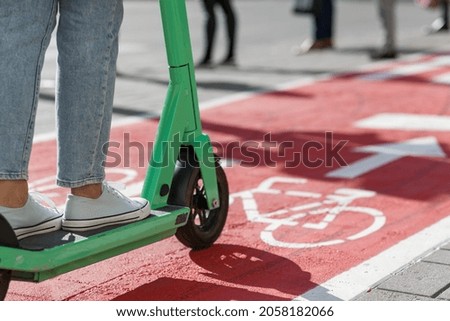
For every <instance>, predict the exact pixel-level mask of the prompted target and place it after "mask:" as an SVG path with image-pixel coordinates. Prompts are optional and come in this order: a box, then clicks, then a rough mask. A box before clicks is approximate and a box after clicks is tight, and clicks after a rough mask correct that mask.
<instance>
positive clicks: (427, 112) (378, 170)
mask: <svg viewBox="0 0 450 321" xmlns="http://www.w3.org/2000/svg"><path fill="white" fill-rule="evenodd" d="M444 58H445V57H444V56H430V57H425V58H420V59H418V60H416V61H410V62H405V63H402V64H393V65H392V66H390V67H389V68H383V69H380V70H378V71H370V72H365V73H355V74H348V75H341V76H337V77H333V78H330V79H328V80H324V81H320V82H317V83H312V84H310V85H307V86H298V87H295V86H294V87H293V88H290V89H289V90H284V91H277V92H272V93H265V94H261V95H255V96H252V97H249V98H247V99H243V100H240V101H237V102H233V103H228V104H224V105H222V106H217V107H216V108H214V109H211V110H205V111H203V112H202V122H203V128H204V130H205V132H207V133H208V134H209V135H210V137H211V139H212V140H213V143H214V146H215V148H216V150H217V152H218V153H219V154H220V155H221V156H222V157H223V163H224V164H225V165H226V166H227V167H226V174H227V177H228V181H229V186H230V194H231V195H230V211H229V218H228V221H227V225H226V227H225V229H224V231H223V234H222V236H221V237H220V238H219V240H218V241H217V243H216V244H215V245H214V246H213V247H211V248H210V249H207V250H204V251H190V250H189V249H187V248H185V247H183V245H181V243H179V242H178V241H177V240H176V239H175V238H171V239H167V240H164V241H162V242H159V243H156V244H152V245H149V246H146V247H144V248H141V249H138V250H135V251H132V252H130V253H127V254H124V255H121V256H118V257H115V258H111V259H109V260H106V261H103V262H100V263H98V264H95V265H93V266H90V267H86V268H83V269H80V270H77V271H74V272H71V273H68V274H66V275H62V276H60V277H58V278H55V279H53V280H49V281H46V282H43V283H41V284H27V283H21V282H13V284H12V285H11V287H10V294H9V295H8V297H7V299H11V300H291V299H293V298H296V297H298V296H300V295H301V294H303V293H305V292H306V291H308V290H310V289H312V288H314V287H316V286H319V285H320V284H322V283H323V282H325V281H327V280H329V279H330V278H332V277H334V276H336V275H338V274H340V273H342V272H344V271H347V270H349V269H350V268H352V267H354V266H356V265H358V264H361V263H362V262H364V261H366V260H368V259H369V258H372V257H374V256H376V255H378V254H379V253H381V252H383V251H384V250H386V249H389V248H390V247H392V246H393V245H395V244H398V242H400V241H402V240H404V239H406V238H407V237H409V236H411V235H414V234H415V233H417V232H419V231H421V230H422V229H424V228H426V227H428V226H430V225H431V224H434V223H436V222H438V221H439V220H440V219H442V218H444V217H447V216H448V215H449V214H450V210H449V208H450V197H449V195H450V183H449V182H450V171H449V169H450V161H449V156H448V155H450V136H449V133H448V132H449V131H450V129H449V128H448V126H447V124H448V121H449V119H450V109H449V105H448V97H449V90H448V85H447V84H446V83H445V81H443V79H444V80H445V79H446V75H447V73H450V65H447V64H446V62H445V60H444ZM436 61H438V63H435V62H436ZM420 64H431V65H432V66H431V67H429V66H428V67H427V68H424V69H421V70H420V71H417V72H411V71H410V72H405V70H410V69H408V68H410V67H411V66H417V65H420ZM402 68H403V69H402ZM400 69H401V70H402V72H399V70H400ZM395 72H397V73H395ZM436 79H440V81H437V80H436ZM412 121H415V123H413V122H412ZM402 122H403V123H402ZM156 126H157V121H156V120H147V121H140V122H136V123H133V124H132V125H129V126H120V127H115V128H114V129H113V132H112V136H111V141H112V142H118V143H119V144H120V146H119V147H117V148H116V147H114V148H111V149H110V152H112V153H114V154H113V155H119V154H120V155H122V156H123V157H122V158H121V164H120V165H119V166H116V167H114V168H110V169H108V178H109V179H110V180H122V181H124V182H125V183H126V184H127V185H133V184H138V183H139V182H141V181H142V180H143V179H144V175H145V171H146V168H145V166H143V165H144V164H145V163H146V161H147V160H148V157H147V155H146V154H147V153H148V148H149V146H146V145H147V141H149V140H150V141H151V140H153V137H154V134H155V130H156ZM128 135H129V136H128ZM124 137H126V138H124ZM125 140H126V141H128V142H129V143H128V144H125V143H124V141H125ZM125 145H126V146H125ZM115 146H116V145H115ZM127 146H128V147H127ZM141 146H142V147H141ZM144 147H145V148H144ZM54 150H55V143H54V142H53V141H49V142H44V143H38V144H35V146H34V149H33V159H32V170H31V172H32V173H31V180H32V181H35V182H37V183H36V184H35V188H36V189H37V190H41V191H43V192H47V194H49V195H51V196H52V197H53V199H54V200H55V201H56V202H57V204H63V203H64V195H63V193H62V191H61V190H59V189H55V188H53V187H52V186H51V183H49V182H50V181H51V179H49V178H48V177H49V175H50V176H51V175H54V171H55V170H54V168H55V165H54V164H55V156H54V154H55V153H54ZM124 150H125V151H124ZM109 160H110V161H112V160H116V159H115V158H113V157H111V156H110V157H109ZM127 162H129V164H128V163H127ZM344 163H346V164H347V166H344V167H342V166H341V165H344ZM124 165H127V167H126V166H124ZM137 186H139V185H137ZM418 254H420V253H418Z"/></svg>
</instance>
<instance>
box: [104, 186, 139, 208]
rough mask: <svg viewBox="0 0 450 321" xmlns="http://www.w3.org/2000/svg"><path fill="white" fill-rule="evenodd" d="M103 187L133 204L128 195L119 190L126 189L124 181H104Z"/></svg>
mask: <svg viewBox="0 0 450 321" xmlns="http://www.w3.org/2000/svg"><path fill="white" fill-rule="evenodd" d="M103 188H105V189H106V190H107V191H108V193H110V194H112V195H114V196H116V197H118V198H120V199H122V200H124V201H126V202H128V203H130V204H132V203H133V202H132V200H131V199H130V198H128V197H126V196H125V195H123V194H122V193H121V192H120V191H119V190H124V189H125V184H123V183H118V182H104V183H103Z"/></svg>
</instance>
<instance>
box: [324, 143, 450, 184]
mask: <svg viewBox="0 0 450 321" xmlns="http://www.w3.org/2000/svg"><path fill="white" fill-rule="evenodd" d="M355 151H357V152H363V153H375V155H373V156H369V157H367V158H364V159H362V160H360V161H357V162H355V163H353V164H351V165H350V166H347V167H342V168H339V169H337V170H334V171H331V172H329V173H328V174H327V175H326V176H327V177H336V178H348V179H352V178H356V177H358V176H361V175H364V174H366V173H368V172H370V171H373V170H375V169H377V168H379V167H382V166H384V165H387V164H389V163H391V162H394V161H396V160H398V159H400V158H403V157H407V156H415V157H440V158H445V157H446V156H447V155H446V154H445V153H444V152H443V151H442V149H441V147H440V146H439V143H438V142H437V140H436V138H435V137H432V136H430V137H421V138H414V139H410V140H406V141H403V142H400V143H389V144H380V145H371V146H364V147H359V148H356V149H355Z"/></svg>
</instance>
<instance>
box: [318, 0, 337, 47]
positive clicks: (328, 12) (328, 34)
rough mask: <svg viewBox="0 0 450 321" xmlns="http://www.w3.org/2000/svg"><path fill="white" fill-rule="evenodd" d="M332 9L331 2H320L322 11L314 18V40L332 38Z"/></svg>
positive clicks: (330, 0)
mask: <svg viewBox="0 0 450 321" xmlns="http://www.w3.org/2000/svg"><path fill="white" fill-rule="evenodd" d="M333 18H334V7H333V1H332V0H322V9H321V11H320V13H319V14H318V15H315V16H314V39H315V40H322V39H332V38H333Z"/></svg>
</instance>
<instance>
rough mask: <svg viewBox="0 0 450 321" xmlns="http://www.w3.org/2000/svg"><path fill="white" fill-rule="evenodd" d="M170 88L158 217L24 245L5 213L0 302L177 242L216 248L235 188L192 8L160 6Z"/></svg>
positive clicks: (150, 192)
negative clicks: (15, 287) (213, 120)
mask: <svg viewBox="0 0 450 321" xmlns="http://www.w3.org/2000/svg"><path fill="white" fill-rule="evenodd" d="M160 8H161V17H162V23H163V30H164V38H165V45H166V51H167V59H168V63H169V73H170V84H169V88H168V92H167V97H166V101H165V104H164V108H163V112H162V116H161V119H160V123H159V127H158V132H157V135H156V139H155V144H154V147H153V153H152V157H151V160H150V164H149V168H148V171H147V175H146V178H145V181H144V186H143V190H142V197H144V198H146V199H147V200H148V201H149V202H150V204H151V208H152V215H151V216H150V217H149V218H147V219H145V220H142V221H139V222H135V223H130V224H127V225H123V226H115V227H110V228H104V229H102V230H96V231H94V232H90V233H83V234H74V233H69V232H65V231H56V232H53V233H47V234H42V235H36V236H32V237H29V238H24V239H22V240H21V241H20V242H19V241H18V240H17V238H16V236H15V233H14V231H13V229H12V228H11V227H10V226H9V224H8V222H7V221H6V220H5V218H4V217H3V216H2V215H1V213H0V299H1V300H3V299H4V298H5V296H6V293H7V291H8V287H9V283H10V281H11V280H19V281H28V282H41V281H44V280H47V279H50V278H52V277H55V276H58V275H61V274H63V273H66V272H69V271H72V270H75V269H78V268H81V267H84V266H87V265H89V264H93V263H96V262H99V261H101V260H104V259H107V258H110V257H112V256H115V255H119V254H122V253H125V252H128V251H131V250H133V249H136V248H139V247H142V246H145V245H148V244H151V243H154V242H157V241H160V240H163V239H165V238H168V237H171V236H173V235H175V236H176V237H177V238H178V240H180V241H181V243H183V244H184V245H186V246H187V247H190V248H192V249H202V248H207V247H209V246H211V245H212V244H213V243H214V242H215V241H216V240H217V238H218V237H219V236H220V234H221V232H222V229H223V227H224V224H225V221H226V218H227V214H228V195H229V192H228V183H227V179H226V176H225V173H224V171H223V169H222V168H221V167H220V165H219V161H218V159H217V157H216V156H215V155H214V154H213V150H212V146H211V143H210V140H209V137H208V136H207V135H205V134H204V133H203V132H202V126H201V122H200V113H199V108H198V98H197V88H196V82H195V75H194V64H193V58H192V48H191V42H190V36H189V28H188V19H187V13H186V4H185V0H160Z"/></svg>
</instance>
